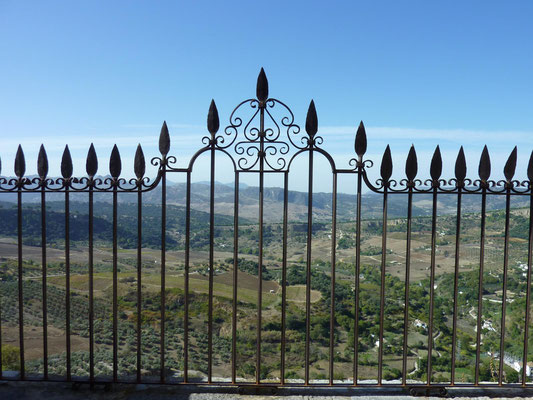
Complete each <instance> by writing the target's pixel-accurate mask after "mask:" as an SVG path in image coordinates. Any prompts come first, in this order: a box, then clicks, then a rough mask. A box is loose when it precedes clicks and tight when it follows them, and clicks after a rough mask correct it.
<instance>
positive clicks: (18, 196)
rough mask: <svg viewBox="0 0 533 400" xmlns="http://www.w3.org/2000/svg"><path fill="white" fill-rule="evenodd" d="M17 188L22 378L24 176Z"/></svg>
mask: <svg viewBox="0 0 533 400" xmlns="http://www.w3.org/2000/svg"><path fill="white" fill-rule="evenodd" d="M19 185H20V186H19V187H18V190H17V210H18V212H17V234H18V238H17V246H18V297H19V345H20V379H21V380H24V379H25V371H24V296H23V293H22V281H23V278H24V275H23V263H22V178H20V180H19Z"/></svg>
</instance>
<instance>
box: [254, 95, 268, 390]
mask: <svg viewBox="0 0 533 400" xmlns="http://www.w3.org/2000/svg"><path fill="white" fill-rule="evenodd" d="M265 107H266V105H265V103H263V102H260V105H259V108H260V114H259V140H260V142H259V147H260V148H259V255H258V257H259V260H258V261H259V262H258V274H257V275H258V289H257V343H256V347H257V352H256V366H255V382H256V383H257V384H259V383H260V382H261V321H262V311H263V195H264V193H263V192H264V186H265Z"/></svg>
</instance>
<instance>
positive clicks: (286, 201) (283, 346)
mask: <svg viewBox="0 0 533 400" xmlns="http://www.w3.org/2000/svg"><path fill="white" fill-rule="evenodd" d="M288 213H289V172H288V171H285V172H284V173H283V249H282V253H283V254H282V263H281V368H280V372H281V384H282V385H284V384H285V351H286V343H285V325H286V315H287V311H286V307H287V219H288Z"/></svg>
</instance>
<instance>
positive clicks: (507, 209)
mask: <svg viewBox="0 0 533 400" xmlns="http://www.w3.org/2000/svg"><path fill="white" fill-rule="evenodd" d="M510 208H511V183H507V191H506V194H505V239H504V245H503V288H502V321H501V325H500V326H501V332H500V366H499V373H498V385H499V386H501V385H502V377H503V358H504V351H505V311H506V305H507V267H508V265H509V219H510V213H511V210H510ZM523 368H524V369H525V368H526V366H525V365H524V366H523Z"/></svg>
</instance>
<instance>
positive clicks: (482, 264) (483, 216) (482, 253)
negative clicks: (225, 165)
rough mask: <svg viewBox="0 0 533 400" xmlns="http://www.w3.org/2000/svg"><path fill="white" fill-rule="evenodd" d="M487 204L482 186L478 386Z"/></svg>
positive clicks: (476, 381)
mask: <svg viewBox="0 0 533 400" xmlns="http://www.w3.org/2000/svg"><path fill="white" fill-rule="evenodd" d="M486 203H487V188H486V187H485V186H483V189H482V191H481V236H480V240H479V288H478V305H477V325H476V328H477V331H476V365H475V379H474V384H475V385H476V386H478V385H479V363H480V362H481V353H480V351H481V313H482V311H483V267H484V261H485V259H484V256H485V218H486V215H485V212H486Z"/></svg>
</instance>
